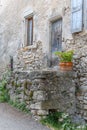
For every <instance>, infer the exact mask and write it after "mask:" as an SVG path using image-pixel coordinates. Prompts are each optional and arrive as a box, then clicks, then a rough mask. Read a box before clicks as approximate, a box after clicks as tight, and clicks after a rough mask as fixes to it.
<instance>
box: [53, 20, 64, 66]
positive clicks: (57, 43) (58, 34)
mask: <svg viewBox="0 0 87 130" xmlns="http://www.w3.org/2000/svg"><path fill="white" fill-rule="evenodd" d="M51 38H52V44H51V55H52V60H51V61H52V63H51V64H52V66H56V65H57V64H58V57H57V56H55V54H54V52H55V51H62V19H59V20H56V21H55V22H53V23H52V34H51Z"/></svg>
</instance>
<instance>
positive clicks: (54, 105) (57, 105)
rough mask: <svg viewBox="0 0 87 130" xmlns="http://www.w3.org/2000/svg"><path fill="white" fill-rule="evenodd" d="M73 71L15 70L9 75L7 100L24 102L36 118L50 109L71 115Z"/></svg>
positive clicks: (74, 108)
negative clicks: (8, 97) (8, 95)
mask: <svg viewBox="0 0 87 130" xmlns="http://www.w3.org/2000/svg"><path fill="white" fill-rule="evenodd" d="M72 78H74V73H73V72H60V71H58V72H57V71H53V70H43V71H40V70H38V71H32V72H23V71H22V72H16V73H13V75H12V76H11V77H10V79H9V82H8V85H7V89H8V91H9V94H10V99H11V100H12V101H14V102H15V101H17V102H20V103H21V102H25V103H26V107H27V108H28V109H29V110H31V112H32V114H33V115H34V116H36V117H38V119H40V117H42V116H46V115H48V114H49V112H50V111H53V110H54V111H57V110H58V111H61V112H66V113H69V114H70V115H74V114H75V112H76V102H75V100H76V99H75V84H74V82H73V79H72Z"/></svg>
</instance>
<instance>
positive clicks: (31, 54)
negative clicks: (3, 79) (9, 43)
mask: <svg viewBox="0 0 87 130" xmlns="http://www.w3.org/2000/svg"><path fill="white" fill-rule="evenodd" d="M44 62H45V60H44V56H43V52H42V43H41V42H40V41H39V42H38V43H36V45H35V46H33V47H31V48H30V47H24V48H21V49H19V50H18V55H17V60H16V62H15V64H14V70H21V71H22V70H28V71H33V70H37V69H42V68H43V67H44V66H46V62H45V63H44Z"/></svg>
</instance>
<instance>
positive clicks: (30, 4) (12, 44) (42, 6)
mask: <svg viewBox="0 0 87 130" xmlns="http://www.w3.org/2000/svg"><path fill="white" fill-rule="evenodd" d="M58 5H59V7H58ZM69 7H70V1H69V0H62V1H59V0H57V1H55V0H53V1H51V0H48V1H47V0H40V1H36V0H25V1H23V0H20V1H17V0H15V1H14V0H8V1H5V0H4V1H3V4H2V6H0V8H1V9H2V11H1V12H0V46H1V47H0V59H1V63H0V66H1V67H4V66H3V63H4V65H6V64H8V63H9V56H10V55H12V56H13V57H14V60H15V61H16V59H15V57H16V55H17V50H18V49H20V48H21V47H22V46H25V45H26V43H25V42H24V28H25V23H24V14H25V11H26V12H30V13H31V12H33V14H34V44H37V43H38V41H40V42H41V43H42V52H43V55H42V57H46V56H47V55H48V56H49V52H50V44H51V41H50V34H51V32H50V21H52V20H53V19H55V17H58V18H60V17H62V18H63V40H64V38H65V39H67V38H68V39H69V38H70V37H71V33H70V26H69V24H70V18H69V17H68V16H70V8H69ZM65 27H66V28H67V29H65ZM63 47H64V48H65V43H63ZM42 59H43V58H42ZM48 59H49V58H48ZM26 60H27V59H26Z"/></svg>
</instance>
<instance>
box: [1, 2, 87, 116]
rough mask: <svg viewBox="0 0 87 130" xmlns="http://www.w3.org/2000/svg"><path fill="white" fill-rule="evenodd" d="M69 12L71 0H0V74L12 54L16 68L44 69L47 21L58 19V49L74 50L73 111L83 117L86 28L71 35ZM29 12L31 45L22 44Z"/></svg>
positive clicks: (86, 89) (47, 52) (86, 96)
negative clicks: (30, 18)
mask: <svg viewBox="0 0 87 130" xmlns="http://www.w3.org/2000/svg"><path fill="white" fill-rule="evenodd" d="M84 1H85V0H84ZM84 9H85V7H84ZM71 12H72V11H71V0H61V1H60V0H38V1H37V0H19V1H18V0H1V3H0V73H1V74H2V72H3V71H5V68H6V66H7V65H8V64H9V57H10V56H13V59H14V69H15V70H16V71H19V70H20V71H29V72H31V71H32V70H37V69H39V70H40V71H41V70H42V69H43V68H48V65H49V61H50V60H49V59H50V57H51V49H50V48H51V24H52V22H53V21H55V20H57V19H59V18H62V50H71V49H72V50H74V53H75V55H74V67H73V70H74V71H75V75H76V76H75V79H74V82H75V88H76V92H75V94H76V97H77V100H76V102H77V112H78V114H80V115H82V116H83V117H84V118H85V119H87V28H83V29H82V31H80V32H78V33H74V34H72V32H71ZM83 12H84V11H83ZM31 14H32V15H33V24H34V30H33V45H32V46H26V41H25V17H26V15H31ZM85 17H86V15H85ZM62 76H63V75H62ZM60 78H61V76H60ZM24 79H25V78H24ZM46 80H47V79H46ZM56 80H58V79H56ZM63 80H64V81H63V82H65V79H63ZM47 85H48V84H47ZM59 88H60V87H59ZM12 89H13V88H12ZM60 89H61V88H60ZM12 92H13V90H12ZM14 92H15V91H14ZM12 95H15V94H12ZM21 96H23V95H22V94H21ZM73 96H75V95H73Z"/></svg>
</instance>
